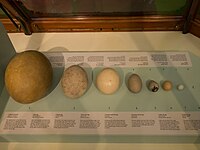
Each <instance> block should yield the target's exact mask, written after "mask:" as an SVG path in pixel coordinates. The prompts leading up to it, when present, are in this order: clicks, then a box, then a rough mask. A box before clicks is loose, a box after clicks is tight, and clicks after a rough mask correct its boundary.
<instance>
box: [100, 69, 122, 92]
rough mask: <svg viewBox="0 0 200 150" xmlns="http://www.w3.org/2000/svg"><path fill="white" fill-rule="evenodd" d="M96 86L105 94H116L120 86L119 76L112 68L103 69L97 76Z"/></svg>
mask: <svg viewBox="0 0 200 150" xmlns="http://www.w3.org/2000/svg"><path fill="white" fill-rule="evenodd" d="M96 86H97V88H98V89H99V90H100V91H101V92H102V93H104V94H113V93H115V92H116V91H117V90H118V89H119V86H120V77H119V74H118V73H117V72H116V71H115V70H114V69H112V68H105V69H103V70H102V71H101V72H100V73H99V74H98V75H97V79H96Z"/></svg>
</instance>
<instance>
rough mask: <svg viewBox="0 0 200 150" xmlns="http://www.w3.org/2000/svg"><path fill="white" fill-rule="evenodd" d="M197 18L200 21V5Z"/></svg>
mask: <svg viewBox="0 0 200 150" xmlns="http://www.w3.org/2000/svg"><path fill="white" fill-rule="evenodd" d="M196 18H197V19H199V20H200V5H199V8H198V12H197V16H196Z"/></svg>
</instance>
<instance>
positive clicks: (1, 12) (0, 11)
mask: <svg viewBox="0 0 200 150" xmlns="http://www.w3.org/2000/svg"><path fill="white" fill-rule="evenodd" d="M0 18H6V15H5V14H4V12H3V11H2V10H1V8H0Z"/></svg>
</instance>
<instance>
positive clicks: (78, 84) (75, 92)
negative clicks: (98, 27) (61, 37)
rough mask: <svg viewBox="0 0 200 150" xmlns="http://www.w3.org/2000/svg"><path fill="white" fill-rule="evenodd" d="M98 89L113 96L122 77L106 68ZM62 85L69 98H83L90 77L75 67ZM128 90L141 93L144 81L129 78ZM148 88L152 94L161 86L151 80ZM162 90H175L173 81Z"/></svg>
mask: <svg viewBox="0 0 200 150" xmlns="http://www.w3.org/2000/svg"><path fill="white" fill-rule="evenodd" d="M95 84H96V87H97V89H98V90H99V91H101V92H102V93H103V94H113V93H115V92H116V91H117V90H118V89H119V87H120V76H119V74H118V72H117V71H115V69H113V68H104V69H102V70H101V71H100V72H99V73H98V74H97V76H96V81H95ZM61 85H62V88H63V91H64V93H65V95H66V96H67V97H70V98H72V99H74V98H79V97H81V96H82V95H83V94H84V93H85V92H86V91H87V89H88V77H87V73H86V72H85V70H84V69H83V68H82V67H80V66H78V65H73V66H70V67H69V68H67V69H66V70H65V72H64V74H63V77H62V79H61ZM127 88H128V89H129V91H131V92H133V93H139V92H140V91H141V89H142V79H141V78H140V76H139V75H137V74H132V75H130V76H129V78H128V81H127ZM147 88H148V89H149V90H150V91H152V92H157V91H158V90H159V84H158V83H157V82H156V81H154V80H150V81H149V82H148V84H147ZM162 88H163V90H165V91H170V90H172V88H173V84H172V82H171V81H168V80H166V81H164V82H163V83H162ZM177 89H178V90H183V89H184V85H182V84H181V85H178V86H177Z"/></svg>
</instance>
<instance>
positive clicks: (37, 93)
mask: <svg viewBox="0 0 200 150" xmlns="http://www.w3.org/2000/svg"><path fill="white" fill-rule="evenodd" d="M59 81H60V79H59ZM120 83H121V80H120V75H119V74H118V72H117V71H116V70H115V69H112V68H104V69H102V70H101V71H100V72H99V73H98V74H97V75H96V79H95V85H96V87H97V89H98V90H99V91H101V92H102V93H104V94H113V93H115V92H116V91H117V90H118V89H119V87H120ZM52 84H53V68H52V66H51V63H50V62H49V60H48V59H47V58H46V57H45V55H44V54H42V53H41V52H37V51H31V50H30V51H25V52H22V53H17V54H16V55H14V56H13V58H12V59H11V60H10V62H9V64H8V65H7V67H6V70H5V86H6V89H7V91H8V93H9V94H10V96H11V97H12V98H13V99H14V100H15V101H17V102H19V103H23V104H27V103H32V102H35V101H37V100H39V99H41V98H42V97H44V96H45V95H47V93H48V92H49V89H50V88H51V86H52ZM89 85H90V84H89V79H88V75H87V73H86V71H85V70H84V69H83V68H82V67H81V66H79V65H73V66H70V67H68V68H67V69H65V71H64V73H63V74H62V78H61V86H62V89H63V92H64V94H65V95H66V96H67V97H69V98H72V99H75V98H79V97H81V96H82V95H84V94H85V92H86V91H87V90H88V88H89ZM172 86H173V85H172V83H171V82H170V81H165V82H163V85H162V87H163V89H164V90H165V91H169V90H171V89H172ZM127 88H128V89H129V90H130V91H131V92H133V93H139V92H140V91H141V89H142V80H141V78H140V76H139V75H137V74H132V75H130V77H129V78H128V81H127ZM148 89H149V90H150V91H152V92H157V91H158V90H159V84H158V83H157V82H155V81H153V80H151V81H150V82H149V83H148ZM183 89H184V86H183V85H179V86H178V90H183Z"/></svg>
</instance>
